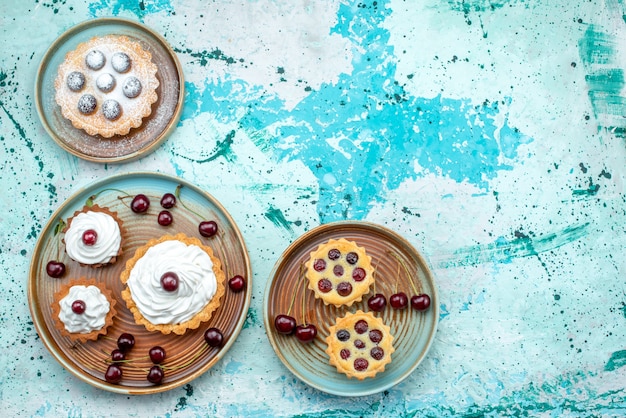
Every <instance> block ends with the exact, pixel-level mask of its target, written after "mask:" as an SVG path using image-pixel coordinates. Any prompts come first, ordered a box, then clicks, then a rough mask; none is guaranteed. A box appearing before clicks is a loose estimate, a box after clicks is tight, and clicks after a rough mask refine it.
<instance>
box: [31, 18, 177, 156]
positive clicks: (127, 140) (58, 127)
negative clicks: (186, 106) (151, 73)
mask: <svg viewBox="0 0 626 418" xmlns="http://www.w3.org/2000/svg"><path fill="white" fill-rule="evenodd" d="M110 34H111V35H126V36H128V37H129V38H131V40H134V41H137V42H139V43H140V44H141V45H142V46H143V47H144V48H145V49H146V50H148V51H149V52H150V53H151V54H152V61H153V62H154V63H155V64H156V65H157V67H158V71H157V78H158V80H159V83H160V85H159V87H158V89H157V94H158V96H159V98H158V100H157V102H156V103H154V104H153V105H152V114H151V115H150V116H148V117H147V118H145V119H144V120H143V124H142V125H141V127H139V128H137V129H131V131H130V132H129V133H128V134H127V135H123V136H119V135H117V136H114V137H112V138H102V137H100V136H97V135H96V136H91V135H88V134H87V133H86V132H84V131H83V130H80V129H76V128H74V126H72V123H71V122H70V121H69V120H67V119H65V118H64V117H63V115H62V114H61V108H60V107H59V105H57V103H56V101H55V99H54V95H55V90H54V80H55V78H56V75H57V68H58V67H59V65H60V64H61V63H62V62H63V60H64V59H65V54H67V53H68V52H70V51H72V50H74V49H75V48H76V47H77V46H78V44H80V43H82V42H86V41H88V40H89V39H91V38H93V37H95V36H103V35H110ZM184 95H185V92H184V78H183V71H182V67H181V65H180V62H179V61H178V58H177V57H176V54H175V53H174V51H172V49H171V48H170V46H169V45H168V43H167V42H166V41H165V39H164V38H163V37H161V36H160V35H159V34H158V33H156V32H154V31H153V30H151V29H149V28H148V27H146V26H144V25H142V24H140V23H138V22H135V21H132V20H126V19H122V18H98V19H92V20H88V21H86V22H83V23H80V24H78V25H76V26H74V27H72V28H70V29H69V30H67V31H66V32H65V33H63V34H62V35H61V36H60V37H59V38H57V39H56V40H55V41H54V43H53V44H52V45H51V46H50V48H49V49H48V51H47V52H46V53H45V55H44V57H43V59H42V61H41V64H40V65H39V69H38V71H37V79H36V80H35V105H36V107H37V113H38V114H39V118H40V119H41V123H42V124H43V126H44V128H45V129H46V131H47V132H48V134H49V135H50V136H51V137H52V139H54V141H55V142H56V143H57V144H58V145H59V146H61V148H63V149H65V150H66V151H68V152H70V153H71V154H74V155H76V156H77V157H80V158H83V159H85V160H88V161H94V162H101V163H119V162H124V161H131V160H134V159H137V158H139V157H142V156H144V155H146V154H149V153H150V152H152V151H154V150H155V149H156V148H158V147H159V145H161V143H162V142H163V141H165V139H166V138H167V137H168V135H169V134H171V133H172V131H173V130H174V129H175V128H176V125H177V123H178V120H179V119H180V114H181V112H182V107H183V100H184Z"/></svg>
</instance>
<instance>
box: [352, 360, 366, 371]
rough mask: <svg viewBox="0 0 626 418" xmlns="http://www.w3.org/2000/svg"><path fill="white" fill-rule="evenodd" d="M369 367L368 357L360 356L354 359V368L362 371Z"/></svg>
mask: <svg viewBox="0 0 626 418" xmlns="http://www.w3.org/2000/svg"><path fill="white" fill-rule="evenodd" d="M368 367H369V361H367V360H366V359H364V358H362V357H359V358H357V359H356V360H354V370H356V371H358V372H362V371H364V370H367V368H368Z"/></svg>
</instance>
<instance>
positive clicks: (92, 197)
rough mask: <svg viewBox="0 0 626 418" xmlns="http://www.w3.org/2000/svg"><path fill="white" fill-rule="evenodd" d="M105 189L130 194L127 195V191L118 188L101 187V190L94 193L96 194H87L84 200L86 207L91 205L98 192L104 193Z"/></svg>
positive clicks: (98, 194)
mask: <svg viewBox="0 0 626 418" xmlns="http://www.w3.org/2000/svg"><path fill="white" fill-rule="evenodd" d="M106 191H115V192H119V193H123V194H125V195H126V196H130V195H129V194H128V193H126V192H125V191H124V190H120V189H111V188H108V189H102V190H100V191H99V192H98V193H96V194H92V195H91V196H89V197H88V198H87V201H86V202H85V204H86V205H87V206H88V207H91V206H93V201H94V200H96V198H97V197H98V196H100V194H101V193H104V192H106Z"/></svg>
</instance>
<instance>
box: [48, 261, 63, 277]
mask: <svg viewBox="0 0 626 418" xmlns="http://www.w3.org/2000/svg"><path fill="white" fill-rule="evenodd" d="M46 273H48V276H50V277H54V278H55V279H59V278H61V277H63V275H65V264H63V263H62V262H60V261H48V264H46Z"/></svg>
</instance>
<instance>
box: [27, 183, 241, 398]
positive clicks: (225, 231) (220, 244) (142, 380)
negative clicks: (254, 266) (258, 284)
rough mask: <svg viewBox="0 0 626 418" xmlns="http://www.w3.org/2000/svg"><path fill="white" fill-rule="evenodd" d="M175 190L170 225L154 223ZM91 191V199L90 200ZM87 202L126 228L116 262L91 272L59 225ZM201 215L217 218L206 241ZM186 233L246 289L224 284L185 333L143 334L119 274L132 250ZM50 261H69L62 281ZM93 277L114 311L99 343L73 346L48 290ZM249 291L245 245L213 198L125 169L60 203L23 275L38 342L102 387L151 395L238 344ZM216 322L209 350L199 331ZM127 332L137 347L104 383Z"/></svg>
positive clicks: (191, 187)
mask: <svg viewBox="0 0 626 418" xmlns="http://www.w3.org/2000/svg"><path fill="white" fill-rule="evenodd" d="M177 188H180V189H179V190H180V198H179V199H178V201H177V203H176V206H174V208H172V209H170V212H171V213H172V215H173V218H174V222H173V223H172V224H171V225H169V226H166V227H164V226H161V225H159V224H158V222H157V215H158V213H159V212H160V211H161V210H163V208H162V207H161V206H160V204H159V202H160V199H161V196H163V194H165V193H168V192H169V193H175V191H176V189H177ZM138 193H143V194H146V195H147V196H148V197H149V199H150V202H151V203H150V208H149V209H148V212H147V213H144V214H136V213H134V212H132V211H131V209H130V208H129V205H130V202H131V200H132V196H134V195H135V194H138ZM92 196H95V198H93V197H92ZM88 200H92V201H93V203H95V204H98V205H99V206H103V207H107V208H109V209H110V210H111V211H114V212H117V216H118V217H119V218H120V219H121V220H122V222H123V227H124V228H125V229H126V234H125V244H124V245H123V247H122V248H123V254H122V255H121V257H118V259H117V261H116V262H115V264H112V265H108V266H105V267H102V268H98V269H94V268H90V267H81V266H80V265H78V263H76V262H74V261H72V260H70V259H69V257H68V256H67V255H66V254H65V251H64V246H63V243H62V238H63V233H62V232H58V229H59V228H57V225H59V221H60V220H62V221H64V222H65V223H67V219H68V217H70V216H72V215H73V214H74V212H75V211H76V210H80V209H81V208H82V207H83V206H84V205H85V203H86V202H87V201H88ZM202 220H215V221H216V222H217V224H218V230H219V232H218V234H217V235H215V236H213V237H211V238H204V237H202V236H201V235H200V234H199V232H198V224H199V223H200V222H201V221H202ZM179 232H182V233H185V234H187V235H188V236H192V237H196V238H199V239H201V240H202V241H203V243H205V244H206V245H208V246H210V247H211V248H212V249H213V252H214V253H215V255H216V256H217V257H218V258H219V259H220V260H221V261H222V264H223V270H224V272H225V273H226V279H227V280H228V279H229V278H230V277H232V276H234V275H237V274H239V275H241V276H243V277H244V278H246V286H245V288H244V289H243V291H241V292H238V293H235V292H233V291H231V290H230V288H229V287H228V285H227V286H226V294H225V296H224V298H223V299H222V303H221V306H220V307H219V308H218V309H217V310H216V311H215V312H214V314H213V317H212V318H211V320H210V321H209V322H206V323H204V324H202V325H201V326H200V328H198V329H197V330H190V331H187V332H186V333H185V334H184V335H182V336H177V335H174V334H169V335H163V334H161V333H160V332H148V331H147V330H146V329H145V328H144V327H143V326H142V325H137V324H136V323H135V321H134V320H133V316H132V314H131V312H130V311H129V310H128V309H127V308H126V304H125V302H124V300H123V299H122V297H121V291H122V289H123V285H122V283H121V281H120V279H119V277H120V273H121V271H122V270H123V269H124V266H125V264H126V261H127V260H128V259H129V258H130V257H132V255H133V254H134V253H135V250H136V249H137V248H138V247H140V246H141V245H143V244H145V243H146V242H147V241H148V240H150V239H152V238H157V237H160V236H162V235H166V234H170V235H173V234H176V233H179ZM50 260H60V261H62V262H63V263H65V265H66V266H67V273H66V274H65V276H64V277H62V278H61V279H54V278H51V277H49V276H48V275H47V274H46V264H47V263H48V261H50ZM83 276H84V277H87V278H95V279H96V280H97V281H98V282H100V283H102V284H104V285H105V286H106V287H107V288H109V289H110V290H111V291H112V293H113V296H114V298H115V300H116V302H117V304H116V309H117V316H116V317H115V318H114V320H113V325H112V326H111V327H110V328H109V329H108V332H107V335H106V336H101V337H100V338H99V339H98V340H97V341H88V342H86V343H84V344H74V343H72V341H71V340H70V339H69V338H68V337H64V336H63V335H61V333H60V332H59V330H58V329H56V327H55V325H54V321H53V318H52V308H51V304H52V302H53V295H54V294H55V293H56V292H57V291H58V290H59V289H60V287H61V286H62V285H63V284H64V283H67V282H69V281H70V280H72V279H74V278H79V277H83ZM251 293H252V272H251V268H250V260H249V258H248V252H247V250H246V246H245V243H244V240H243V237H242V236H241V233H240V232H239V229H238V228H237V225H235V222H234V221H233V219H232V218H231V217H230V215H229V214H228V212H226V210H225V209H224V208H223V207H222V206H221V204H220V203H219V202H218V201H216V200H215V199H214V198H213V197H212V196H211V195H209V194H208V193H206V192H204V191H202V190H200V189H199V188H198V187H196V186H194V185H192V184H189V183H187V182H185V181H183V180H181V179H178V178H175V177H171V176H167V175H163V174H157V173H129V174H123V175H117V176H113V177H110V178H107V179H104V180H100V181H98V182H96V183H94V184H92V185H90V186H88V187H87V188H85V189H83V190H80V191H78V192H77V193H76V194H74V195H73V196H72V197H70V198H69V199H68V200H67V201H65V202H64V203H63V204H62V205H61V206H60V207H59V208H58V209H57V211H56V212H55V213H54V214H53V215H52V217H51V218H50V221H49V222H48V224H47V225H46V226H45V228H44V229H43V231H42V233H41V235H40V237H39V239H38V241H37V244H36V246H35V250H34V253H33V258H32V261H31V265H30V273H29V279H28V302H29V305H30V311H31V315H32V317H33V322H34V324H35V328H36V329H37V332H38V333H39V336H40V337H41V340H42V342H43V343H44V345H45V346H46V348H48V350H49V351H50V352H51V353H52V355H53V357H54V358H55V359H57V360H58V361H59V362H60V363H61V365H63V366H64V367H65V368H66V369H67V370H69V371H70V372H71V373H72V374H74V375H75V376H77V377H78V378H80V379H81V380H83V381H85V382H87V383H89V384H92V385H94V386H96V387H98V388H100V389H105V390H108V391H111V392H117V393H125V394H149V393H155V392H163V391H166V390H169V389H172V388H175V387H178V386H181V385H183V384H185V383H187V382H189V381H191V380H192V379H195V378H197V377H198V376H200V375H201V374H203V373H204V372H206V371H207V370H209V369H210V368H211V367H212V366H213V365H214V364H215V363H216V362H218V361H219V360H220V359H221V358H222V357H223V356H224V355H225V353H226V352H227V351H228V350H229V348H230V347H231V346H232V345H233V343H234V342H235V340H236V338H237V336H238V335H239V332H240V331H241V329H242V328H243V324H244V322H245V319H246V315H247V312H248V308H249V306H250V298H251ZM210 327H217V328H218V329H220V330H221V331H222V333H223V334H224V343H223V345H222V347H220V348H210V347H209V346H208V345H207V344H206V343H205V341H204V331H205V330H206V329H208V328H210ZM124 332H128V333H131V334H133V336H134V337H135V341H136V343H135V347H134V348H133V349H132V350H131V351H130V353H129V354H128V355H127V359H133V361H131V362H129V363H128V364H124V365H122V370H123V379H122V381H121V382H120V383H119V384H115V385H114V384H109V383H107V382H106V381H105V380H104V373H105V371H106V369H107V366H108V360H110V353H111V351H112V350H114V349H115V348H116V342H117V338H118V337H119V335H120V334H122V333H124ZM156 345H159V346H161V347H163V348H164V349H165V351H166V358H165V361H164V362H163V364H162V365H163V366H164V368H165V378H164V379H163V383H162V384H161V385H157V386H155V385H153V384H151V383H150V382H148V381H147V379H146V376H147V373H148V369H149V368H150V367H151V366H152V363H151V362H150V360H149V359H148V358H147V355H148V351H149V350H150V348H151V347H153V346H156Z"/></svg>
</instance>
